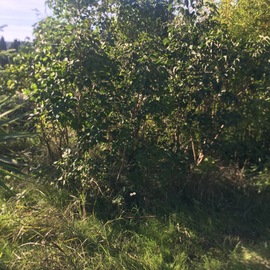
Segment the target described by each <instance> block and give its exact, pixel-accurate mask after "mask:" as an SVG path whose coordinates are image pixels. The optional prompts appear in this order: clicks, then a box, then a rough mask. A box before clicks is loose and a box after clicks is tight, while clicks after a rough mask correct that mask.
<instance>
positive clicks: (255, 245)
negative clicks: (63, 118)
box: [0, 176, 270, 270]
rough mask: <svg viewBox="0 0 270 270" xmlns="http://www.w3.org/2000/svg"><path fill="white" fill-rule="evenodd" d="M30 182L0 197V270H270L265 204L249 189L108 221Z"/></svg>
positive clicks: (264, 199)
mask: <svg viewBox="0 0 270 270" xmlns="http://www.w3.org/2000/svg"><path fill="white" fill-rule="evenodd" d="M197 177H198V176H197ZM197 180H198V179H197ZM201 181H203V180H202V179H201ZM34 183H35V181H33V180H32V181H30V180H29V181H28V182H27V183H21V184H20V185H19V184H18V180H16V181H15V180H14V183H13V185H14V186H16V187H19V188H18V189H19V190H18V189H17V195H16V196H12V197H8V196H7V195H6V194H5V193H4V191H2V193H1V197H0V198H1V199H0V200H1V210H0V211H1V215H0V234H1V240H0V262H1V263H0V269H14V270H15V269H18V270H27V269H50V270H51V269H72V270H73V269H78V270H86V269H162V270H163V269H181V270H182V269H254V270H255V269H269V268H270V255H269V254H270V252H269V251H270V246H269V245H270V222H269V215H267V214H269V198H268V199H267V193H265V192H263V191H261V193H258V192H255V191H254V190H255V189H254V187H253V189H252V190H249V189H248V188H245V189H244V188H239V186H240V185H238V188H235V189H232V187H231V189H230V192H227V196H225V195H224V198H219V200H218V198H215V197H214V196H212V195H214V194H212V195H211V196H210V195H209V194H208V197H207V193H206V195H205V196H206V197H205V200H203V198H202V197H200V196H201V195H202V194H198V196H197V198H193V199H190V200H189V201H188V200H186V198H185V197H181V196H179V197H174V198H170V200H169V199H168V198H167V199H165V198H163V199H162V201H160V202H159V203H158V200H156V201H155V202H154V203H153V204H155V207H152V208H150V209H151V210H149V211H148V212H147V210H146V209H145V210H143V211H142V212H139V211H137V213H136V214H134V213H135V212H136V211H135V210H134V209H133V210H132V211H133V212H132V211H131V212H130V213H129V214H128V213H127V212H125V213H122V214H119V215H118V216H115V217H114V218H113V219H109V220H108V219H107V220H106V219H101V218H99V215H98V214H97V211H102V209H94V210H93V211H92V212H91V213H87V214H86V216H85V213H83V211H82V205H81V202H80V201H79V198H75V197H70V196H69V195H68V194H67V193H66V192H65V191H64V190H60V189H55V188H54V187H52V186H48V185H46V184H39V185H37V184H36V183H35V184H34ZM189 188H191V187H187V190H186V192H187V191H188V190H189ZM200 190H201V189H200ZM228 190H229V189H228ZM193 193H194V194H196V193H195V192H193ZM199 195H200V196H199ZM173 199H174V201H175V202H174V204H171V201H173ZM211 200H215V201H212V202H211ZM210 202H211V203H210ZM104 211H105V210H104Z"/></svg>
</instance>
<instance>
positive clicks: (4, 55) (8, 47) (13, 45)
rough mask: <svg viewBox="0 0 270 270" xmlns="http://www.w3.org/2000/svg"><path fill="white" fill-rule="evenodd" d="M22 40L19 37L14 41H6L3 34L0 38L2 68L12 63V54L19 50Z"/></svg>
mask: <svg viewBox="0 0 270 270" xmlns="http://www.w3.org/2000/svg"><path fill="white" fill-rule="evenodd" d="M21 45H22V42H21V41H20V40H18V39H14V41H13V42H6V41H5V38H4V37H3V36H2V37H1V39H0V66H1V67H2V68H4V67H5V65H7V64H10V61H11V59H12V55H13V54H14V53H16V52H18V51H19V48H20V46H21Z"/></svg>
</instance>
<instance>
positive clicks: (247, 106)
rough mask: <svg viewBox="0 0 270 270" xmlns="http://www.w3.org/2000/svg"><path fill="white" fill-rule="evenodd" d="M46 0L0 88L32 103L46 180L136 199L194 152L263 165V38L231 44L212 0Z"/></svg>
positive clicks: (196, 157)
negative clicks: (53, 173) (189, 1)
mask: <svg viewBox="0 0 270 270" xmlns="http://www.w3.org/2000/svg"><path fill="white" fill-rule="evenodd" d="M47 2H48V5H49V6H50V7H51V8H52V9H53V15H52V16H50V17H47V18H45V19H44V20H43V21H41V22H40V23H39V24H38V25H37V26H36V28H35V35H36V39H35V41H34V44H33V46H30V47H28V48H25V53H21V54H20V55H19V56H18V57H17V58H15V59H14V65H12V66H10V68H9V70H8V71H7V73H8V74H10V77H9V78H11V79H10V80H12V82H10V83H9V88H10V89H18V88H19V89H22V91H24V93H26V94H28V95H29V96H30V97H31V99H32V101H34V102H35V104H36V109H35V113H34V117H35V119H36V121H37V123H38V128H39V130H40V131H41V133H42V141H43V142H44V144H45V145H46V148H47V152H48V155H49V157H50V162H51V163H52V164H54V166H56V169H57V171H58V174H59V177H58V181H57V183H58V184H60V185H66V186H67V187H68V189H69V190H70V192H71V193H72V194H73V195H74V196H77V195H78V194H80V193H81V194H84V195H83V196H86V197H88V198H91V197H92V196H93V194H94V197H95V196H96V194H99V196H101V197H102V194H103V195H104V194H106V195H104V196H105V197H106V201H107V203H106V204H107V206H108V205H110V204H112V202H113V201H115V200H116V201H117V198H119V196H120V198H125V196H126V195H127V194H129V193H130V192H131V193H132V192H133V191H136V192H137V193H139V194H142V197H143V198H145V199H144V200H146V201H147V200H150V199H151V198H153V197H156V196H157V197H158V196H159V195H160V194H162V193H164V192H165V193H166V192H168V190H170V189H173V188H174V187H175V185H176V186H177V187H178V188H180V189H181V185H178V184H175V183H178V182H180V183H183V180H182V178H183V177H184V175H186V174H187V173H188V172H189V170H193V167H194V166H195V167H196V166H197V165H199V164H200V163H202V162H203V160H205V159H214V160H215V159H216V160H218V159H221V160H223V162H225V163H227V164H228V163H237V166H239V167H243V166H247V165H248V166H251V165H253V164H256V165H258V168H259V167H261V168H263V167H265V166H266V165H265V164H267V161H268V159H269V155H270V153H269V151H270V147H269V140H268V139H267V136H266V134H268V133H269V126H270V124H269V119H270V117H269V113H270V112H269V94H268V92H269V91H268V90H269V76H268V75H269V63H268V61H269V60H268V59H269V51H270V50H269V45H270V42H269V37H267V36H259V37H258V36H257V38H256V39H254V38H251V36H250V38H249V39H245V42H240V41H239V42H238V41H237V40H236V38H235V35H234V34H233V29H232V28H231V27H230V26H229V25H228V27H224V21H223V20H221V19H219V18H218V16H219V15H218V14H219V13H218V11H219V10H221V11H222V8H223V6H221V7H219V5H215V4H214V3H212V2H208V3H205V4H202V3H200V4H198V5H197V6H194V7H192V10H190V11H189V12H187V11H186V10H185V6H183V5H179V4H177V3H176V2H167V1H159V2H156V1H139V2H136V3H135V2H134V3H133V2H129V1H111V2H110V4H109V3H107V2H97V1H93V2H88V1H67V2H65V4H64V2H62V1H47ZM241 3H242V2H241ZM241 3H240V2H239V5H242V4H241ZM239 9H240V7H239ZM221 14H224V12H223V13H221ZM222 16H223V15H221V17H220V18H222ZM254 27H256V26H254ZM239 40H240V39H239ZM19 78H20V79H19ZM258 119H259V120H258ZM96 190H99V191H98V192H97V191H96ZM109 201H110V203H109ZM111 207H113V205H112V206H111Z"/></svg>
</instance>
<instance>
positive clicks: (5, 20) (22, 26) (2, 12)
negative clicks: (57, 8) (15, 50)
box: [0, 0, 48, 41]
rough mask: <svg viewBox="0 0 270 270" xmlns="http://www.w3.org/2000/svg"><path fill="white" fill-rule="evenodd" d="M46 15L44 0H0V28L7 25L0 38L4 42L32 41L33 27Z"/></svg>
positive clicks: (46, 9)
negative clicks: (27, 39) (28, 39)
mask: <svg viewBox="0 0 270 270" xmlns="http://www.w3.org/2000/svg"><path fill="white" fill-rule="evenodd" d="M37 10H38V12H37ZM47 13H48V8H47V7H45V0H0V26H1V25H4V24H6V25H7V27H5V28H4V29H3V30H4V31H3V32H0V37H1V36H3V37H4V38H5V40H6V41H13V40H14V39H15V38H17V39H19V40H22V41H23V40H25V39H26V38H27V37H29V38H30V39H33V25H34V24H35V23H37V22H38V21H40V20H41V19H43V18H44V17H46V14H47Z"/></svg>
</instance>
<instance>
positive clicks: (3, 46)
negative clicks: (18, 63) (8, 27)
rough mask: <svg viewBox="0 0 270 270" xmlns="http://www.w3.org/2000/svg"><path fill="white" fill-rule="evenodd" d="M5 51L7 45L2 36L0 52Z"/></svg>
mask: <svg viewBox="0 0 270 270" xmlns="http://www.w3.org/2000/svg"><path fill="white" fill-rule="evenodd" d="M6 50H7V44H6V41H5V39H4V37H3V36H2V37H1V39H0V51H6Z"/></svg>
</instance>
